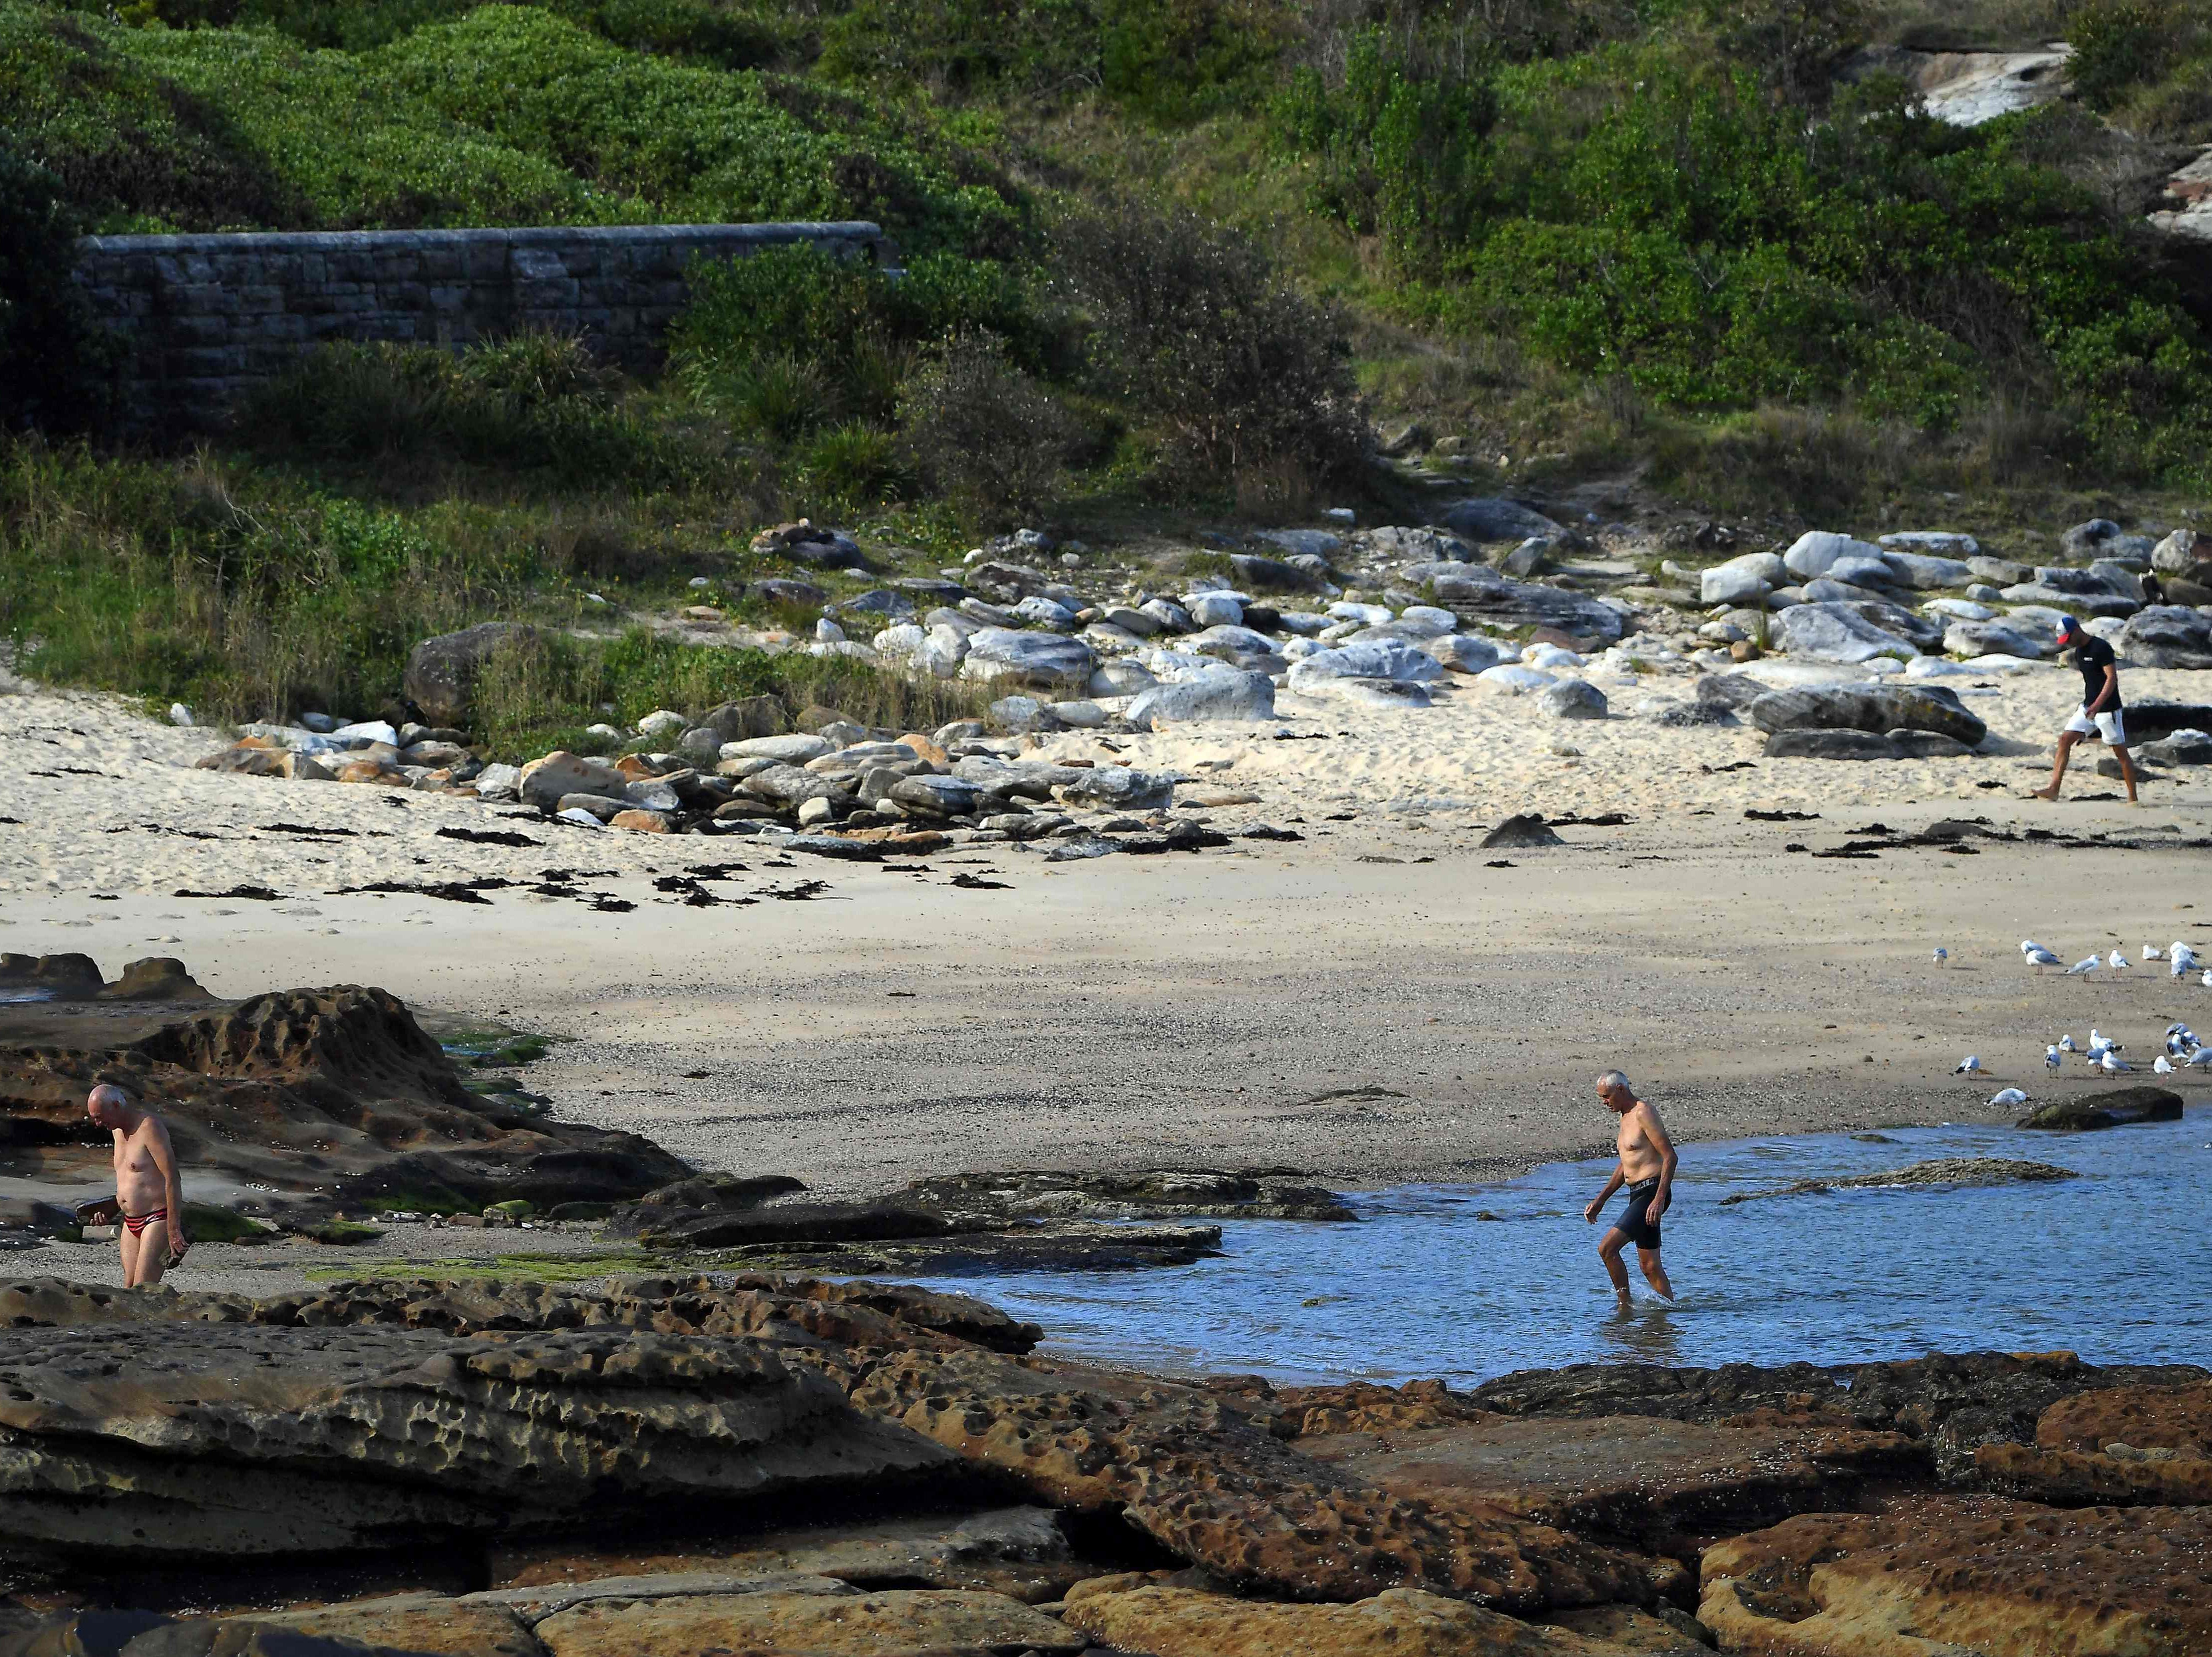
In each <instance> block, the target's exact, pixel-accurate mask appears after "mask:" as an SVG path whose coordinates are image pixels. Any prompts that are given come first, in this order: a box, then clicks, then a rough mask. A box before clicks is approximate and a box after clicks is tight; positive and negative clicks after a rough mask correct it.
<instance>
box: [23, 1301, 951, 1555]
mask: <svg viewBox="0 0 2212 1657" xmlns="http://www.w3.org/2000/svg"><path fill="white" fill-rule="evenodd" d="M0 1382H4V1386H0V1428H4V1429H7V1431H8V1433H9V1453H8V1455H7V1457H6V1459H4V1460H0V1548H4V1549H5V1550H6V1551H7V1552H8V1553H9V1556H10V1557H11V1558H15V1557H27V1558H30V1559H33V1560H36V1559H42V1558H46V1557H48V1556H53V1555H56V1554H65V1553H66V1552H67V1551H68V1550H73V1549H78V1548H94V1549H97V1550H101V1551H102V1552H103V1553H106V1554H109V1555H112V1556H135V1557H140V1558H153V1559H164V1558H166V1559H182V1558H186V1557H205V1556H217V1557H230V1558H234V1559H235V1558H251V1557H255V1556H281V1555H291V1554H299V1553H314V1552H322V1551H331V1552H336V1551H342V1550H355V1549H364V1550H377V1549H391V1548H398V1547H403V1546H404V1547H410V1548H421V1547H433V1546H435V1545H437V1544H439V1543H440V1542H441V1539H442V1540H444V1541H446V1542H447V1543H450V1542H451V1541H452V1540H453V1539H455V1538H459V1537H464V1536H471V1535H477V1536H483V1535H489V1534H493V1533H495V1532H499V1531H501V1530H504V1529H507V1528H510V1527H512V1526H515V1525H518V1524H520V1525H527V1526H534V1527H541V1528H544V1527H553V1526H564V1525H565V1526H576V1525H578V1524H580V1523H582V1522H584V1521H586V1520H589V1521H590V1522H591V1523H593V1524H599V1523H603V1522H606V1521H607V1520H610V1519H611V1518H613V1517H617V1516H618V1515H620V1514H623V1513H628V1514H631V1515H633V1516H636V1515H639V1514H665V1511H666V1508H667V1504H668V1503H669V1502H671V1500H673V1501H679V1502H683V1503H684V1504H686V1509H687V1511H688V1512H690V1513H693V1514H697V1513H700V1512H703V1511H708V1510H710V1504H714V1503H717V1502H729V1501H732V1500H734V1499H752V1500H757V1499H759V1498H761V1497H764V1496H771V1495H775V1494H777V1493H780V1492H789V1491H794V1490H797V1489H800V1488H802V1487H812V1488H814V1489H817V1490H819V1489H823V1488H824V1487H829V1486H840V1487H847V1488H860V1487H863V1486H869V1487H879V1486H880V1485H881V1484H882V1483H883V1482H884V1481H885V1480H888V1479H892V1478H895V1477H899V1476H903V1475H910V1474H914V1473H915V1472H918V1471H921V1470H925V1469H929V1468H938V1467H942V1466H944V1465H945V1464H946V1462H947V1461H948V1460H949V1458H948V1457H947V1456H946V1455H945V1452H944V1451H942V1450H941V1449H939V1448H938V1447H935V1446H933V1445H930V1444H928V1443H926V1442H924V1441H921V1440H920V1439H918V1438H917V1437H915V1435H912V1434H910V1433H905V1432H902V1431H900V1430H898V1429H896V1428H893V1427H890V1426H887V1425H885V1424H883V1423H880V1422H872V1421H869V1420H867V1419H866V1418H864V1417H861V1416H856V1415H855V1414H854V1412H853V1411H852V1410H850V1409H849V1408H848V1407H847V1405H846V1404H845V1403H844V1401H843V1399H842V1398H841V1397H840V1395H839V1392H838V1389H837V1388H836V1386H834V1385H832V1384H831V1383H830V1382H829V1380H827V1379H826V1378H824V1377H823V1376H822V1375H821V1374H817V1373H815V1372H813V1371H811V1370H810V1369H807V1368H793V1367H791V1366H788V1365H787V1364H785V1363H784V1362H782V1361H781V1359H780V1358H779V1357H778V1356H777V1355H776V1354H775V1351H773V1350H772V1349H769V1347H768V1346H767V1345H766V1344H764V1343H758V1342H745V1341H732V1340H720V1339H712V1338H702V1337H696V1336H674V1335H664V1334H655V1333H646V1332H642V1331H635V1330H625V1329H604V1330H567V1331H556V1332H550V1333H542V1334H531V1335H528V1336H526V1337H508V1338H506V1339H503V1340H493V1339H487V1338H483V1337H457V1336H452V1335H442V1334H437V1333H434V1332H430V1331H412V1330H401V1329H389V1328H293V1329H287V1330H283V1331H278V1330H274V1329H270V1328H268V1327H265V1326H258V1325H251V1324H239V1323H182V1322H179V1323H174V1324H172V1325H169V1326H168V1327H167V1328H166V1329H164V1330H163V1331H161V1337H160V1338H159V1339H158V1340H154V1341H149V1340H148V1339H146V1338H145V1337H144V1331H139V1330H133V1329H130V1328H127V1327H117V1326H115V1325H106V1326H101V1325H88V1326H82V1327H78V1328H75V1329H59V1330H57V1329H9V1330H6V1331H0Z"/></svg>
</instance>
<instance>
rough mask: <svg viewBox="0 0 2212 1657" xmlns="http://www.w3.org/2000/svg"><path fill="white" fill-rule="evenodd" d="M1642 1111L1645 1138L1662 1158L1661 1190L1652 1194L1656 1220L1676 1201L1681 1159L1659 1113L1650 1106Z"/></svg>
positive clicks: (1651, 1210) (1653, 1214) (1660, 1170)
mask: <svg viewBox="0 0 2212 1657" xmlns="http://www.w3.org/2000/svg"><path fill="white" fill-rule="evenodd" d="M1642 1109H1643V1112H1644V1137H1645V1138H1646V1139H1648V1140H1649V1141H1650V1143H1651V1148H1652V1149H1654V1150H1656V1151H1657V1152H1658V1153H1659V1157H1660V1161H1659V1189H1658V1190H1657V1191H1654V1192H1652V1194H1651V1209H1650V1214H1651V1217H1652V1218H1653V1219H1654V1220H1656V1219H1657V1218H1658V1217H1659V1216H1660V1215H1662V1214H1664V1213H1666V1212H1667V1206H1668V1203H1672V1202H1673V1201H1674V1165H1675V1163H1676V1162H1677V1161H1679V1160H1680V1159H1679V1158H1677V1157H1676V1156H1675V1154H1674V1141H1673V1140H1671V1139H1669V1138H1668V1137H1667V1126H1666V1124H1664V1123H1662V1121H1660V1120H1659V1112H1656V1111H1655V1110H1653V1109H1652V1108H1651V1107H1650V1106H1649V1105H1645V1106H1643V1107H1642Z"/></svg>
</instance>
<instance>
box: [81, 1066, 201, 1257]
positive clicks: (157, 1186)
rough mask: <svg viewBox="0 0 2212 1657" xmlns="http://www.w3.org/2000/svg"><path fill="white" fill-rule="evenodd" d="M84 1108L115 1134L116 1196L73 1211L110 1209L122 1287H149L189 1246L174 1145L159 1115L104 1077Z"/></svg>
mask: <svg viewBox="0 0 2212 1657" xmlns="http://www.w3.org/2000/svg"><path fill="white" fill-rule="evenodd" d="M84 1109H85V1114H86V1115H88V1116H89V1117H90V1118H92V1119H93V1121H94V1124H97V1125H98V1126H100V1127H102V1128H105V1129H106V1130H108V1131H109V1132H110V1133H111V1134H112V1135H113V1136H115V1195H114V1197H112V1198H111V1199H106V1200H103V1201H102V1202H100V1203H90V1204H88V1205H87V1206H86V1207H85V1208H83V1209H79V1210H78V1212H79V1213H80V1214H82V1215H84V1217H85V1218H87V1219H94V1218H97V1217H100V1215H102V1214H103V1213H104V1212H105V1211H106V1210H108V1209H110V1208H112V1210H113V1212H114V1217H115V1220H116V1221H117V1226H118V1229H117V1231H116V1236H115V1240H116V1244H117V1246H118V1248H120V1249H121V1251H122V1253H123V1282H124V1286H125V1288H150V1287H152V1286H153V1285H154V1284H155V1283H158V1282H161V1275H162V1273H164V1272H166V1271H167V1270H168V1269H169V1268H170V1267H171V1266H173V1265H176V1264H179V1263H180V1262H181V1261H182V1260H183V1259H184V1258H185V1250H186V1249H188V1248H190V1247H191V1243H190V1242H189V1241H188V1240H186V1238H185V1188H184V1185H183V1184H182V1182H181V1181H180V1180H179V1178H178V1175H177V1152H176V1148H175V1147H174V1146H173V1145H172V1144H170V1143H169V1130H168V1129H167V1128H166V1127H164V1126H163V1125H162V1124H161V1118H160V1117H158V1116H156V1115H155V1114H154V1112H151V1111H149V1110H148V1109H146V1108H145V1106H143V1105H139V1104H137V1103H136V1102H134V1101H133V1100H132V1099H131V1096H130V1095H129V1094H128V1093H125V1092H124V1091H123V1089H122V1088H120V1087H114V1086H112V1085H111V1084H110V1083H107V1082H104V1081H103V1082H102V1083H100V1086H98V1087H94V1089H93V1090H92V1092H91V1093H89V1094H88V1095H87V1096H86V1098H85V1101H84Z"/></svg>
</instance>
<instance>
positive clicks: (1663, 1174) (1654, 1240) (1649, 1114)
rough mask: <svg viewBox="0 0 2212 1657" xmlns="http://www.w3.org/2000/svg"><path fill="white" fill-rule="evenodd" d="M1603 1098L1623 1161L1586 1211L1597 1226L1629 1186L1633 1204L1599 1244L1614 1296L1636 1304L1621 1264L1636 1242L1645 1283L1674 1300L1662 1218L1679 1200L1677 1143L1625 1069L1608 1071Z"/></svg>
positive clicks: (1601, 1085)
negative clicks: (1662, 1249) (1663, 1255)
mask: <svg viewBox="0 0 2212 1657" xmlns="http://www.w3.org/2000/svg"><path fill="white" fill-rule="evenodd" d="M1597 1096H1598V1098H1599V1099H1600V1100H1603V1101H1604V1104H1605V1107H1606V1108H1607V1110H1609V1111H1611V1112H1613V1114H1614V1115H1616V1116H1618V1117H1619V1118H1620V1136H1619V1138H1618V1140H1617V1141H1616V1142H1617V1143H1618V1144H1619V1145H1620V1161H1619V1162H1617V1163H1616V1164H1614V1165H1613V1178H1612V1179H1608V1180H1607V1181H1606V1182H1605V1189H1604V1190H1603V1191H1600V1192H1599V1193H1598V1194H1597V1198H1596V1200H1595V1202H1593V1203H1591V1204H1590V1205H1589V1207H1588V1208H1586V1209H1583V1219H1584V1220H1586V1221H1589V1222H1590V1223H1591V1224H1593V1225H1595V1223H1596V1222H1597V1216H1598V1213H1599V1210H1601V1209H1603V1208H1604V1207H1605V1205H1606V1203H1607V1200H1608V1199H1609V1198H1611V1197H1612V1196H1613V1192H1615V1191H1619V1190H1620V1188H1621V1187H1622V1186H1623V1185H1626V1186H1627V1187H1628V1206H1627V1207H1626V1209H1622V1210H1621V1215H1620V1218H1619V1219H1618V1220H1616V1221H1613V1225H1612V1228H1610V1229H1609V1230H1607V1233H1606V1234H1605V1240H1604V1241H1603V1242H1601V1243H1600V1244H1599V1245H1598V1246H1597V1256H1598V1258H1599V1259H1601V1260H1602V1261H1604V1262H1605V1270H1606V1275H1607V1276H1609V1277H1611V1278H1612V1279H1613V1293H1614V1294H1615V1295H1618V1296H1620V1306H1621V1310H1623V1311H1624V1312H1625V1311H1626V1310H1627V1309H1628V1307H1629V1305H1630V1301H1629V1295H1628V1268H1627V1267H1626V1266H1625V1265H1623V1264H1621V1261H1620V1251H1621V1250H1622V1249H1623V1248H1625V1247H1626V1246H1627V1245H1629V1244H1631V1243H1633V1244H1635V1245H1636V1263H1637V1264H1638V1265H1640V1266H1642V1267H1643V1268H1644V1281H1645V1282H1649V1283H1650V1285H1651V1287H1652V1288H1654V1289H1656V1291H1657V1292H1658V1293H1659V1294H1660V1295H1663V1296H1664V1297H1665V1298H1666V1299H1668V1300H1669V1301H1671V1300H1673V1299H1674V1284H1672V1283H1670V1282H1668V1281H1667V1268H1666V1267H1664V1266H1662V1265H1661V1264H1659V1216H1660V1215H1662V1214H1664V1213H1666V1212H1667V1205H1668V1203H1671V1202H1673V1201H1674V1161H1675V1158H1674V1142H1673V1141H1672V1140H1670V1139H1668V1137H1667V1130H1666V1128H1665V1127H1664V1126H1663V1125H1662V1124H1661V1123H1660V1120H1659V1112H1656V1111H1655V1110H1653V1109H1652V1108H1651V1106H1649V1105H1647V1104H1646V1103H1644V1100H1640V1099H1638V1097H1637V1096H1636V1094H1635V1092H1634V1090H1632V1088H1631V1087H1629V1085H1628V1078H1627V1077H1626V1076H1625V1075H1622V1074H1621V1073H1620V1071H1618V1070H1607V1072H1606V1073H1605V1074H1604V1075H1601V1076H1600V1077H1599V1078H1598V1079H1597Z"/></svg>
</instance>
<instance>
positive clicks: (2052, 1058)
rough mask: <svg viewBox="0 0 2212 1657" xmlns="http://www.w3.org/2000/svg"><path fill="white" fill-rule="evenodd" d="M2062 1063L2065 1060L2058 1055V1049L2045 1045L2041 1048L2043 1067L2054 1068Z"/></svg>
mask: <svg viewBox="0 0 2212 1657" xmlns="http://www.w3.org/2000/svg"><path fill="white" fill-rule="evenodd" d="M2063 1063H2065V1061H2064V1060H2063V1059H2062V1058H2060V1057H2058V1050H2057V1048H2056V1047H2046V1048H2045V1049H2044V1050H2043V1067H2044V1069H2047V1070H2055V1069H2057V1068H2058V1067H2059V1066H2060V1065H2061V1064H2063Z"/></svg>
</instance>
